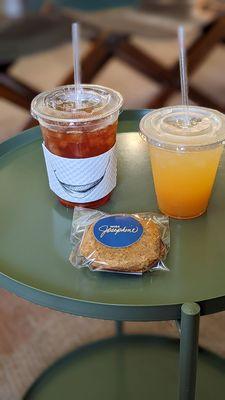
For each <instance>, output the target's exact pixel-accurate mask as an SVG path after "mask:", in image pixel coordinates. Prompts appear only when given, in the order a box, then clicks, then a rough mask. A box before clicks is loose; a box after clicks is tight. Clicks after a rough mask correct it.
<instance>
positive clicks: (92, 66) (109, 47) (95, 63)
mask: <svg viewBox="0 0 225 400" xmlns="http://www.w3.org/2000/svg"><path fill="white" fill-rule="evenodd" d="M115 40H119V38H115V37H114V36H112V35H108V36H106V35H102V36H100V37H98V38H97V39H96V40H95V41H94V43H93V44H92V45H91V48H90V50H89V51H88V52H87V54H86V55H85V57H84V58H83V60H82V63H81V71H82V82H84V83H90V82H91V81H92V80H93V78H94V77H95V75H96V74H97V73H98V72H99V71H100V69H101V68H102V67H103V66H104V65H105V64H106V63H107V62H108V60H109V59H110V58H111V57H112V56H113V47H114V42H115ZM73 81H74V75H73V71H71V73H70V74H69V75H68V76H67V77H66V79H65V80H64V81H63V83H62V84H63V85H67V84H70V83H73Z"/></svg>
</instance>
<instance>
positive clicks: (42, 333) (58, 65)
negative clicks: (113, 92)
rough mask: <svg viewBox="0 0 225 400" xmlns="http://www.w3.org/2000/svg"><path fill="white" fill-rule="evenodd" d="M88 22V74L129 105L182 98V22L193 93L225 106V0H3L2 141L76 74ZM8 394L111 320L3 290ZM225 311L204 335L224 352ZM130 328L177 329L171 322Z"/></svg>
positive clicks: (105, 329) (1, 333)
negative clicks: (77, 44)
mask: <svg viewBox="0 0 225 400" xmlns="http://www.w3.org/2000/svg"><path fill="white" fill-rule="evenodd" d="M74 21H78V22H79V23H80V26H81V38H82V40H81V56H82V80H83V82H93V83H98V84H102V85H106V86H111V87H112V88H114V89H117V90H118V91H120V92H121V93H122V95H123V97H124V99H125V105H124V108H154V107H161V106H163V105H170V104H178V103H180V101H181V100H180V93H179V66H178V45H177V38H176V32H177V27H178V25H179V24H183V25H184V27H185V31H186V36H187V53H188V69H189V77H190V101H191V102H193V103H196V104H199V105H203V106H207V107H212V108H216V109H219V110H221V111H223V112H224V111H225V79H224V64H225V47H224V40H225V1H224V0H182V1H180V0H143V1H138V0H131V1H128V0H127V1H125V0H124V1H122V0H121V1H120V0H98V1H97V0H96V1H94V0H93V1H91V0H55V1H46V0H0V110H1V112H0V141H3V140H5V139H7V138H8V137H10V136H13V135H15V134H17V133H18V132H20V131H22V130H24V129H26V128H29V127H31V126H33V124H34V123H35V122H34V121H33V120H32V119H31V118H30V114H29V109H30V102H31V100H32V98H33V97H34V96H35V95H36V94H37V93H38V92H40V91H43V90H48V89H51V88H53V87H55V86H58V85H61V84H65V83H72V81H73V66H72V47H71V23H72V22H74ZM0 321H1V330H0V399H3V400H19V399H21V397H22V394H23V393H24V392H25V390H26V389H27V388H28V387H29V385H30V384H31V383H32V382H33V380H34V379H35V378H36V377H37V376H38V375H39V374H40V373H41V372H42V371H43V370H44V368H46V367H47V366H48V365H49V364H51V362H53V361H54V360H55V359H56V358H57V357H58V356H60V355H61V354H64V353H65V352H66V351H69V350H70V349H72V348H75V347H76V346H79V345H80V344H83V343H85V342H89V341H91V340H95V339H97V338H100V337H105V336H107V335H111V334H112V332H113V329H114V328H113V324H112V323H111V322H109V321H104V322H103V321H97V320H88V319H84V318H79V317H73V316H69V315H64V314H61V313H59V312H55V311H52V310H47V309H42V308H40V307H38V306H35V305H32V304H30V303H27V302H26V301H24V300H22V299H19V298H16V297H15V296H13V295H12V294H9V293H7V292H5V291H4V290H2V289H1V290H0ZM224 328H225V313H220V314H217V315H213V316H209V317H203V318H202V319H201V336H200V343H201V344H203V345H204V346H206V347H207V348H209V349H211V350H213V351H216V352H217V353H218V354H220V355H223V356H225V344H224V338H223V332H224ZM126 329H127V330H128V331H140V330H142V331H145V332H154V333H161V334H166V335H176V329H175V327H174V325H173V324H172V323H170V322H163V323H151V324H127V326H126Z"/></svg>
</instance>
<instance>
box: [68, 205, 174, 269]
mask: <svg viewBox="0 0 225 400" xmlns="http://www.w3.org/2000/svg"><path fill="white" fill-rule="evenodd" d="M71 241H72V243H73V244H74V249H73V251H72V252H71V254H70V262H71V263H72V264H73V265H74V266H76V267H78V268H80V267H88V268H89V269H91V270H97V271H108V272H117V273H128V274H142V273H144V272H146V271H153V270H159V269H161V270H168V268H167V267H166V265H165V264H164V260H165V259H166V256H167V253H168V250H169V243H170V235H169V220H168V218H167V217H166V216H164V215H161V214H157V213H151V212H148V213H135V214H125V213H121V214H120V213H118V214H113V215H110V214H105V213H103V212H101V211H98V210H90V209H87V208H75V209H74V215H73V222H72V231H71Z"/></svg>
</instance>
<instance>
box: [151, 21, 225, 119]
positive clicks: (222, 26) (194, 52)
mask: <svg viewBox="0 0 225 400" xmlns="http://www.w3.org/2000/svg"><path fill="white" fill-rule="evenodd" d="M224 38H225V17H220V18H219V19H218V20H217V21H215V22H213V23H212V24H210V25H209V26H208V27H207V28H206V29H205V30H204V32H203V34H202V35H201V36H200V37H198V38H197V39H196V40H195V41H194V42H193V44H192V45H191V46H190V48H189V49H188V50H187V60H188V72H189V74H190V75H191V74H192V73H193V72H194V71H195V70H196V69H197V68H198V67H199V66H200V64H201V63H202V62H203V61H204V60H205V59H206V57H207V56H208V54H209V52H210V51H211V50H212V49H213V47H214V46H215V45H216V44H217V43H219V42H221V41H222V40H224ZM162 72H163V71H162ZM169 74H170V78H171V76H173V77H179V62H176V64H175V65H174V66H173V67H172V68H171V69H170V72H169ZM168 81H169V83H170V82H171V79H168ZM175 83H176V84H175ZM176 89H179V85H177V82H174V84H173V83H172V82H171V85H170V84H169V86H167V87H165V88H163V89H162V90H161V91H160V93H159V94H158V95H156V96H155V97H154V98H153V99H152V100H151V101H150V102H149V103H148V105H147V106H148V107H149V108H157V107H162V106H163V105H164V104H165V103H166V101H167V100H168V99H169V97H170V96H171V95H172V94H173V93H174V92H175V90H176ZM189 96H190V98H191V99H192V100H193V101H195V102H197V103H198V104H201V105H202V106H205V107H211V108H216V109H217V110H219V111H222V112H224V110H225V107H223V106H221V105H220V104H217V103H216V102H214V101H213V100H212V99H210V98H208V96H206V95H205V94H203V93H202V92H200V91H199V90H197V89H195V88H193V87H192V86H191V85H190V88H189Z"/></svg>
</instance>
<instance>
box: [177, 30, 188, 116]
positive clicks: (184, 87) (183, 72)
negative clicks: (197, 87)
mask: <svg viewBox="0 0 225 400" xmlns="http://www.w3.org/2000/svg"><path fill="white" fill-rule="evenodd" d="M178 42H179V61H180V85H181V95H182V104H183V106H184V108H185V119H186V124H188V123H189V107H188V106H189V103H188V78H187V59H186V48H185V32H184V27H183V26H179V27H178Z"/></svg>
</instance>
